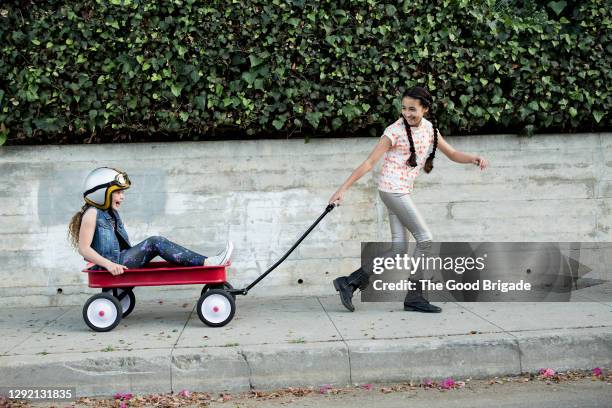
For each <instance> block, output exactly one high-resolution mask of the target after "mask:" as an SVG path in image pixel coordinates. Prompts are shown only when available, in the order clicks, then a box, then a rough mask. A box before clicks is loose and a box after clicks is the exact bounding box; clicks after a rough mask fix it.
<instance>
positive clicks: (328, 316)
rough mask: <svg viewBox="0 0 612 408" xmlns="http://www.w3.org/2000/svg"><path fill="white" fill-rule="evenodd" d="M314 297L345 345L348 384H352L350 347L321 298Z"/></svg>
mask: <svg viewBox="0 0 612 408" xmlns="http://www.w3.org/2000/svg"><path fill="white" fill-rule="evenodd" d="M316 298H317V302H319V304H320V305H321V309H323V311H324V312H325V315H326V316H327V318H328V319H329V321H330V322H331V324H332V326H334V329H336V333H338V336H340V340H342V343H344V346H345V347H346V353H347V356H348V369H349V384H350V385H352V384H353V364H352V363H351V348H350V347H349V345H348V343H347V342H346V340H345V339H344V336H342V333H340V330H338V327H337V326H336V323H334V321H333V320H332V318H331V316H330V315H329V313H327V309H325V306H323V303H322V302H321V299H320V298H319V297H318V296H317V297H316Z"/></svg>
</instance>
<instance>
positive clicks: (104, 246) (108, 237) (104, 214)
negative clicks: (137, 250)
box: [91, 209, 131, 263]
mask: <svg viewBox="0 0 612 408" xmlns="http://www.w3.org/2000/svg"><path fill="white" fill-rule="evenodd" d="M97 211H98V215H97V217H96V232H95V233H94V236H93V240H92V241H91V247H92V248H93V249H94V250H95V251H96V252H97V253H98V254H100V255H102V256H103V257H104V258H106V259H108V260H110V261H112V262H115V263H118V262H119V255H120V253H121V249H120V246H119V240H118V239H117V236H116V235H115V231H114V230H113V219H112V217H111V215H110V214H109V213H108V211H112V212H113V214H115V218H116V219H117V232H118V233H119V235H121V237H122V238H123V239H124V240H125V242H127V243H128V245H130V246H131V244H130V239H129V238H128V233H127V231H126V230H125V227H124V226H123V221H121V217H119V213H118V212H117V211H115V210H113V209H111V210H108V211H104V210H100V209H97Z"/></svg>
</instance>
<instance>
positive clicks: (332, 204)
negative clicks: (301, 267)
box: [230, 203, 336, 295]
mask: <svg viewBox="0 0 612 408" xmlns="http://www.w3.org/2000/svg"><path fill="white" fill-rule="evenodd" d="M335 207H336V204H334V203H331V204H328V205H327V207H325V211H323V214H321V215H320V216H319V218H317V220H316V221H315V222H313V223H312V225H311V226H310V228H308V229H307V230H306V232H305V233H304V234H302V236H301V237H300V239H298V240H297V242H296V243H295V244H293V246H292V247H291V248H290V249H289V251H287V253H285V255H283V257H282V258H281V259H279V260H278V261H276V263H275V264H274V265H272V266H271V267H270V268H268V270H267V271H265V272H264V273H262V274H261V275H259V277H258V278H257V279H255V280H254V281H253V283H251V284H250V285H249V286H247V287H246V288H244V289H234V291H233V292H235V293H239V294H241V295H246V294H247V293H248V292H249V290H251V289H252V288H253V286H255V285H257V284H258V283H259V282H260V281H261V280H262V279H263V278H265V277H266V276H268V274H269V273H270V272H272V271H273V270H274V269H276V267H277V266H279V265H280V264H281V263H283V261H284V260H285V259H287V257H288V256H289V255H291V253H292V252H293V251H294V250H295V248H297V247H298V245H300V243H301V242H302V241H303V240H304V238H306V236H308V234H310V231H312V230H313V229H314V227H316V226H317V224H318V223H319V222H321V220H322V219H323V218H324V217H325V216H326V215H327V214H328V213H329V212H331V210H333V209H334V208H335ZM230 292H232V291H231V290H230Z"/></svg>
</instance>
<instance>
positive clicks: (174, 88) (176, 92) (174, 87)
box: [170, 84, 183, 98]
mask: <svg viewBox="0 0 612 408" xmlns="http://www.w3.org/2000/svg"><path fill="white" fill-rule="evenodd" d="M182 90H183V87H182V85H179V84H172V85H171V86H170V91H171V92H172V95H174V96H175V97H176V98H178V97H179V96H180V95H181V91H182Z"/></svg>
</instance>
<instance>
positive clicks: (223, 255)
mask: <svg viewBox="0 0 612 408" xmlns="http://www.w3.org/2000/svg"><path fill="white" fill-rule="evenodd" d="M232 252H234V244H233V243H232V241H227V244H225V249H224V250H223V251H221V252H219V253H218V254H217V255H215V256H211V257H210V258H206V261H205V262H204V265H207V266H211V265H219V266H220V265H225V264H226V263H227V262H228V261H229V260H230V258H231V257H232Z"/></svg>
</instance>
